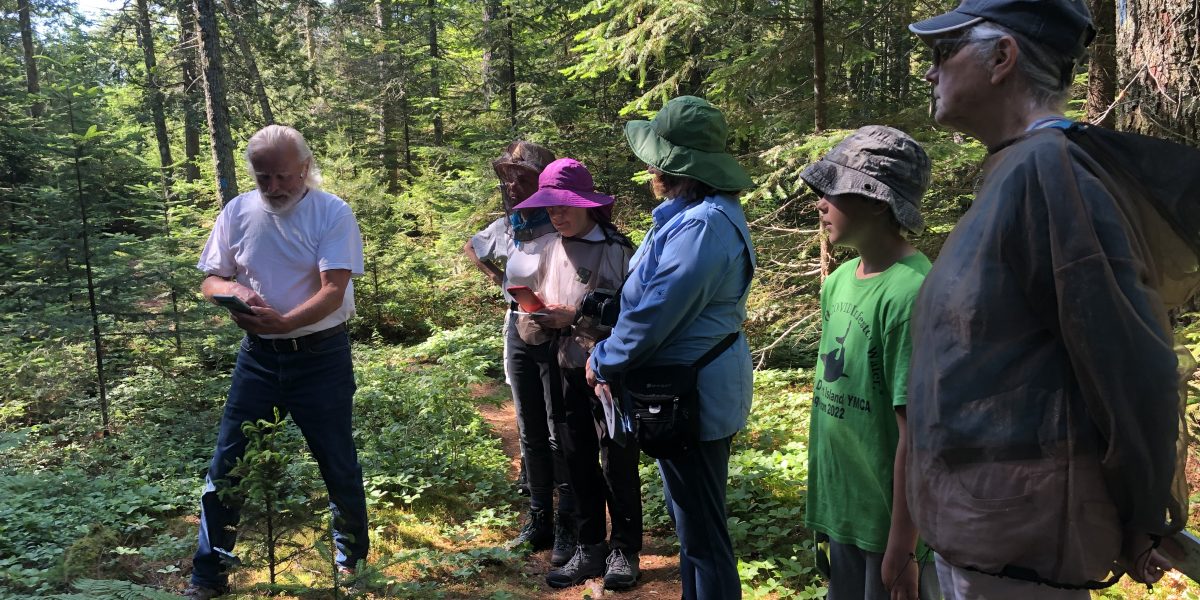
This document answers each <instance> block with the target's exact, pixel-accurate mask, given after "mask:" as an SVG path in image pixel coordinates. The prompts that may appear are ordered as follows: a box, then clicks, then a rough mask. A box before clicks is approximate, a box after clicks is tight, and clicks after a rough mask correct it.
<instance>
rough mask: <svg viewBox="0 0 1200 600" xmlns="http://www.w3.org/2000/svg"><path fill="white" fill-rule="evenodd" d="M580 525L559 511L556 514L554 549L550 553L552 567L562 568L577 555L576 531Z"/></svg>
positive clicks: (571, 517) (577, 540)
mask: <svg viewBox="0 0 1200 600" xmlns="http://www.w3.org/2000/svg"><path fill="white" fill-rule="evenodd" d="M578 526H579V525H578V523H576V522H575V517H573V516H571V515H569V514H567V513H564V512H563V511H561V510H560V511H558V512H557V513H555V514H554V548H553V549H552V550H551V551H550V565H551V566H555V567H561V566H563V565H565V564H567V561H568V560H571V556H573V555H574V554H575V546H577V545H579V537H578V536H577V533H576V529H578Z"/></svg>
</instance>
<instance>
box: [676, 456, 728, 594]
mask: <svg viewBox="0 0 1200 600" xmlns="http://www.w3.org/2000/svg"><path fill="white" fill-rule="evenodd" d="M732 441H733V436H730V437H727V438H723V439H719V440H713V441H711V442H700V443H698V444H696V448H695V449H694V450H692V451H691V452H689V453H687V454H685V455H683V456H680V457H679V458H673V459H669V460H666V459H663V460H659V461H658V471H659V473H661V474H662V480H663V495H664V496H665V497H666V503H667V514H669V515H670V516H671V522H673V523H674V524H675V534H676V535H677V536H679V575H680V579H681V580H682V583H683V598H684V600H737V599H738V598H741V597H742V583H741V579H740V578H739V577H738V571H737V558H736V557H734V555H733V542H732V541H731V540H730V539H729V528H728V527H727V526H726V518H725V487H726V483H727V480H728V478H729V445H730V442H732Z"/></svg>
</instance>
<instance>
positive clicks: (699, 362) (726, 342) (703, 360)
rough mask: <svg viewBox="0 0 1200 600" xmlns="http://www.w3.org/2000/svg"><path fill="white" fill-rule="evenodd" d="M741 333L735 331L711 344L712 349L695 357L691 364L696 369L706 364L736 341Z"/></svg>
mask: <svg viewBox="0 0 1200 600" xmlns="http://www.w3.org/2000/svg"><path fill="white" fill-rule="evenodd" d="M741 333H742V332H741V331H735V332H733V333H731V334H729V335H727V336H725V339H723V340H721V341H719V342H717V345H716V346H713V347H712V350H709V351H708V352H705V353H704V356H701V357H700V358H698V359H696V362H694V363H692V366H693V367H695V368H696V370H697V371H698V370H700V369H703V368H704V367H706V366H708V363H710V362H712V361H713V360H715V359H716V358H717V357H718V356H720V355H721V353H722V352H724V351H726V350H728V349H729V347H730V346H732V345H733V343H734V342H736V341H737V339H738V336H739V335H741Z"/></svg>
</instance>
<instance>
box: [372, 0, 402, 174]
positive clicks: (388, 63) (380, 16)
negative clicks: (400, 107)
mask: <svg viewBox="0 0 1200 600" xmlns="http://www.w3.org/2000/svg"><path fill="white" fill-rule="evenodd" d="M375 26H376V27H377V28H378V29H379V40H380V42H382V43H386V42H387V41H388V40H391V39H392V2H391V0H375ZM381 46H382V44H381ZM375 60H376V68H377V69H378V75H379V148H380V151H379V162H380V163H381V164H382V165H383V171H384V178H385V179H386V180H387V190H388V192H390V193H393V194H394V193H396V192H398V191H400V182H399V180H398V179H397V173H396V172H397V171H398V170H399V168H400V165H399V157H398V156H397V155H398V151H397V148H396V100H395V90H394V88H393V86H392V53H391V52H390V51H389V50H387V49H386V48H385V49H381V50H380V52H379V54H378V56H376V57H375Z"/></svg>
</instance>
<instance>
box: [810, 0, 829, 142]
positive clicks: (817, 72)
mask: <svg viewBox="0 0 1200 600" xmlns="http://www.w3.org/2000/svg"><path fill="white" fill-rule="evenodd" d="M812 28H813V108H814V111H813V129H815V130H817V131H824V130H825V128H826V127H828V126H829V122H828V120H827V119H826V116H825V115H826V113H825V2H824V0H812Z"/></svg>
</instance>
